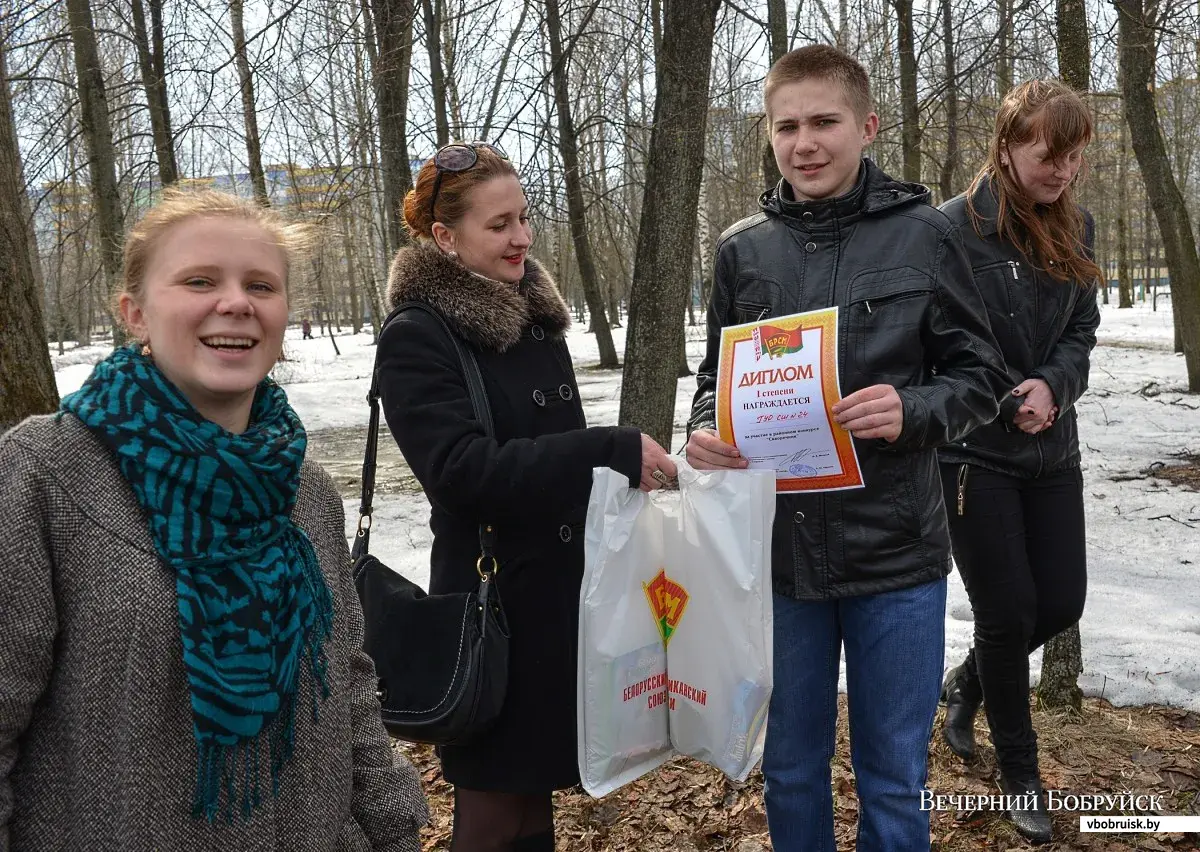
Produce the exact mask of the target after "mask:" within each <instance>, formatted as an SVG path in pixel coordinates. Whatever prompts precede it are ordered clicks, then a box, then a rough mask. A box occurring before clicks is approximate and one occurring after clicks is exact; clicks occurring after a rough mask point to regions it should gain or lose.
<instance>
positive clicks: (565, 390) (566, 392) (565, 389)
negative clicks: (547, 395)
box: [558, 384, 575, 400]
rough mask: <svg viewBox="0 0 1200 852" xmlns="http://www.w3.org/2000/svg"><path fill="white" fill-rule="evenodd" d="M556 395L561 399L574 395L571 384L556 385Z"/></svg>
mask: <svg viewBox="0 0 1200 852" xmlns="http://www.w3.org/2000/svg"><path fill="white" fill-rule="evenodd" d="M558 395H559V397H560V398H562V399H566V400H569V399H571V398H572V397H574V396H575V391H573V390H571V386H570V385H567V384H562V385H559V386H558Z"/></svg>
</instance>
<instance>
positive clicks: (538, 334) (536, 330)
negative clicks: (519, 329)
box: [530, 325, 546, 340]
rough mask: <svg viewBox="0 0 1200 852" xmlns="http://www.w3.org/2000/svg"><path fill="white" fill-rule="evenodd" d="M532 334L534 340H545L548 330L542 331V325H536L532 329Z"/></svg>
mask: <svg viewBox="0 0 1200 852" xmlns="http://www.w3.org/2000/svg"><path fill="white" fill-rule="evenodd" d="M530 334H532V335H533V339H534V340H544V339H545V337H546V332H544V331H542V327H541V326H540V325H535V326H534V327H533V328H532V329H531V330H530Z"/></svg>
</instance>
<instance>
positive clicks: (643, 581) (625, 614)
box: [578, 463, 775, 797]
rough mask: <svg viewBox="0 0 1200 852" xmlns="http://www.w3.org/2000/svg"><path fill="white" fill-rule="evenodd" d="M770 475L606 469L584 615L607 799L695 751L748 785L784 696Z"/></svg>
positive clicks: (586, 705)
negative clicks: (663, 488)
mask: <svg viewBox="0 0 1200 852" xmlns="http://www.w3.org/2000/svg"><path fill="white" fill-rule="evenodd" d="M774 517H775V483H774V479H773V476H772V475H771V472H770V471H767V472H765V473H764V472H759V471H729V472H716V473H707V472H699V471H695V470H692V469H691V468H690V467H688V466H687V465H686V464H685V463H680V465H679V491H678V492H666V493H660V494H657V495H656V496H655V497H654V498H651V497H649V496H648V495H646V494H644V493H642V492H641V491H638V490H636V489H631V488H630V487H629V483H628V480H627V479H626V478H625V477H624V476H623V475H621V474H619V473H616V472H615V471H612V470H608V469H606V468H602V469H597V470H596V471H595V474H594V480H593V484H592V495H591V503H590V504H589V506H588V520H587V535H586V541H585V563H584V564H585V568H584V579H583V588H582V591H581V593H580V618H579V677H578V689H579V738H578V739H579V772H580V776H581V778H582V781H583V786H584V789H586V790H587V791H588V792H589V793H590V794H591V795H593V796H597V797H599V796H603V795H605V794H606V793H609V792H611V791H612V790H615V789H617V788H618V787H620V786H622V785H623V784H626V783H628V782H629V781H632V780H634V779H635V778H637V777H639V776H641V775H643V774H645V773H647V772H649V771H651V770H653V769H655V768H656V767H658V766H660V765H661V764H662V763H663V762H665V761H666V760H668V759H670V758H671V757H672V756H674V755H675V754H686V755H690V756H692V757H695V758H697V759H699V760H702V761H704V762H706V763H709V764H711V765H713V766H716V767H717V768H719V769H721V770H722V771H723V772H725V773H726V774H727V775H729V776H730V777H732V778H736V779H738V780H745V778H746V776H747V775H748V774H749V773H750V770H751V769H752V768H753V766H754V764H755V763H756V762H757V761H758V759H759V758H760V757H761V756H762V744H763V737H764V735H765V731H766V725H765V722H766V710H767V705H768V703H769V701H770V695H771V684H772V680H771V640H772V616H771V585H770V556H771V525H772V522H773V520H774Z"/></svg>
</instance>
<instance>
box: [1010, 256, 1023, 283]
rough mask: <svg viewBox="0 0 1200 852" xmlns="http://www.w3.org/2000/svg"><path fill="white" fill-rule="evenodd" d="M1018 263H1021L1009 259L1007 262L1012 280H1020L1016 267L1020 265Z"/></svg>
mask: <svg viewBox="0 0 1200 852" xmlns="http://www.w3.org/2000/svg"><path fill="white" fill-rule="evenodd" d="M1020 265H1021V264H1019V263H1017V262H1016V261H1015V260H1010V261H1009V262H1008V266H1009V268H1010V269H1011V270H1012V274H1013V281H1020V280H1021V278H1020V276H1018V275H1017V267H1018V266H1020Z"/></svg>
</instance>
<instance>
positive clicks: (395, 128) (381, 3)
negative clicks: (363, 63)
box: [363, 0, 415, 257]
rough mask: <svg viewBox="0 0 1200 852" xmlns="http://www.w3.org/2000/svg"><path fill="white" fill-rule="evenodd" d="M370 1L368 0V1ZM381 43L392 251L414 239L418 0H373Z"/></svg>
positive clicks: (378, 77)
mask: <svg viewBox="0 0 1200 852" xmlns="http://www.w3.org/2000/svg"><path fill="white" fill-rule="evenodd" d="M363 3H364V6H365V4H366V0H363ZM371 7H372V10H373V12H374V18H375V37H376V41H377V43H378V52H377V55H376V59H375V63H374V67H373V72H374V80H375V100H376V102H377V103H378V108H379V145H380V149H381V156H380V159H381V160H382V163H381V164H380V165H381V170H382V172H383V200H384V209H385V210H386V212H387V238H388V245H387V247H386V248H387V256H388V257H391V256H392V255H393V254H395V252H396V249H398V248H400V246H402V245H405V244H406V243H407V242H408V233H407V231H405V229H404V196H405V194H406V193H407V192H408V191H409V190H410V189H412V182H413V178H412V167H411V166H410V165H409V163H408V137H407V136H406V135H405V134H406V132H407V128H406V125H407V123H408V74H409V66H410V65H411V64H412V24H413V16H414V15H415V9H414V7H413V3H412V0H371Z"/></svg>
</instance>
